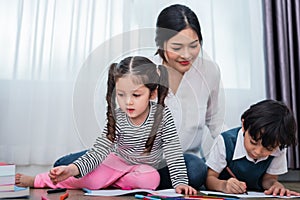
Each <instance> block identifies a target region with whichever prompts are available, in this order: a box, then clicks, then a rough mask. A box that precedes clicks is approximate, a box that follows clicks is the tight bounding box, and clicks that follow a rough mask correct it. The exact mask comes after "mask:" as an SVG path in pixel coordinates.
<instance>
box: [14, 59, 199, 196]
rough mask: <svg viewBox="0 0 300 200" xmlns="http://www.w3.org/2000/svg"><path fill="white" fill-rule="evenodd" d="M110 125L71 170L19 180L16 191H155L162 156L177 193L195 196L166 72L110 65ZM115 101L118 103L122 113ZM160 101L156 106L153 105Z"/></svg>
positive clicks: (137, 64)
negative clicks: (169, 98) (167, 103)
mask: <svg viewBox="0 0 300 200" xmlns="http://www.w3.org/2000/svg"><path fill="white" fill-rule="evenodd" d="M107 85H108V87H107V94H106V101H107V105H108V106H107V113H106V115H107V125H106V127H105V128H104V130H103V132H102V134H101V136H99V137H98V138H97V139H96V142H95V144H94V145H93V147H92V148H91V149H90V150H89V151H88V152H87V153H86V154H85V155H83V156H81V157H80V158H79V159H78V160H76V161H75V162H73V163H72V164H69V165H68V166H59V167H55V168H53V169H51V170H50V173H49V174H48V173H42V174H38V175H37V176H35V177H30V176H26V175H23V174H17V175H16V184H17V185H18V186H30V187H36V188H43V187H50V188H59V187H62V188H68V189H76V188H88V189H101V188H107V187H109V186H112V187H116V188H132V189H133V188H147V189H156V187H157V186H158V184H159V182H160V177H159V174H158V172H157V170H156V169H157V168H159V166H158V164H159V163H160V161H161V160H162V157H163V153H164V155H165V158H166V160H167V164H168V167H169V171H170V177H171V180H172V185H173V187H174V188H175V190H176V192H177V193H184V194H195V193H196V190H195V189H194V188H192V187H190V186H188V177H187V172H186V166H185V163H184V159H183V155H182V149H181V146H180V142H179V138H178V135H177V132H176V127H175V124H174V121H173V118H172V115H171V113H170V111H169V109H168V108H167V107H165V104H164V100H165V97H166V95H167V94H168V88H169V85H168V72H167V70H166V68H165V67H164V66H162V65H159V66H156V65H155V64H154V63H152V62H151V61H150V60H149V59H147V58H144V57H138V56H137V57H128V58H125V59H124V60H122V61H121V62H120V63H119V64H116V63H115V64H112V65H111V66H110V69H109V75H108V81H107ZM115 99H117V103H118V108H117V106H116V102H115ZM154 99H157V103H155V102H154V101H151V100H154Z"/></svg>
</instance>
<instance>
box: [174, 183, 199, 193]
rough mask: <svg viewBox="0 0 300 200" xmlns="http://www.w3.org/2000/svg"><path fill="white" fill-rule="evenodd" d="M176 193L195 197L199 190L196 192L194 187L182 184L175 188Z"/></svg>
mask: <svg viewBox="0 0 300 200" xmlns="http://www.w3.org/2000/svg"><path fill="white" fill-rule="evenodd" d="M175 191H176V193H178V194H185V195H193V194H197V190H195V189H194V188H193V187H191V186H189V185H185V184H180V185H178V186H176V187H175Z"/></svg>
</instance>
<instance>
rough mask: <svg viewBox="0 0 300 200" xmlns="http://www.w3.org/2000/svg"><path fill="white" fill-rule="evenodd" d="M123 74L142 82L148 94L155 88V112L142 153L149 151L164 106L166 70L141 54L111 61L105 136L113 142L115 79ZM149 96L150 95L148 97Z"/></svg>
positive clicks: (166, 88) (166, 90)
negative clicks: (118, 61) (119, 60)
mask: <svg viewBox="0 0 300 200" xmlns="http://www.w3.org/2000/svg"><path fill="white" fill-rule="evenodd" d="M124 75H131V76H133V77H134V80H133V81H136V82H137V83H138V84H144V85H145V86H146V87H147V88H148V89H149V90H150V94H151V93H152V92H154V91H155V90H156V89H157V104H158V106H157V110H156V112H155V115H154V116H155V117H154V123H153V125H152V129H151V133H150V135H149V138H148V140H147V142H146V144H145V150H144V153H149V152H150V151H151V149H152V146H153V143H154V140H155V137H156V133H157V130H158V128H159V126H160V123H161V121H162V117H163V108H164V107H165V104H164V100H165V98H166V96H167V95H168V90H169V79H168V71H167V69H166V67H164V66H163V65H158V66H157V65H155V64H154V63H153V62H152V61H151V60H149V59H148V58H145V57H142V56H135V57H127V58H125V59H123V60H122V61H121V62H120V63H118V64H117V63H113V64H112V65H111V66H110V68H109V73H108V80H107V93H106V101H107V113H106V117H107V138H108V139H109V140H110V141H112V142H114V140H115V131H116V121H115V113H114V112H115V109H116V102H115V101H116V90H115V86H116V81H117V80H118V78H121V77H123V76H124ZM149 98H150V97H149Z"/></svg>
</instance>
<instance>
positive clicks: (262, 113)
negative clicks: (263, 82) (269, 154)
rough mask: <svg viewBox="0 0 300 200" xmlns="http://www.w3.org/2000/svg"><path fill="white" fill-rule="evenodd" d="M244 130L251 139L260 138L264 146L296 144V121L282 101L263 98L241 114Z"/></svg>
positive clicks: (273, 146)
mask: <svg viewBox="0 0 300 200" xmlns="http://www.w3.org/2000/svg"><path fill="white" fill-rule="evenodd" d="M241 119H242V120H243V126H244V130H245V131H246V130H248V132H249V134H250V136H251V137H252V138H253V140H255V141H258V140H261V143H262V145H263V146H264V147H265V148H272V149H273V148H275V147H277V146H279V148H280V150H281V149H283V148H286V147H288V146H290V145H295V144H296V129H297V127H296V121H295V118H294V116H293V114H292V112H291V111H290V109H289V108H288V107H287V106H286V105H285V104H283V103H282V102H279V101H275V100H263V101H260V102H258V103H256V104H254V105H252V106H250V108H249V109H248V110H246V111H245V112H244V113H243V115H242V116H241Z"/></svg>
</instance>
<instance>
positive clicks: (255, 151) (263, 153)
mask: <svg viewBox="0 0 300 200" xmlns="http://www.w3.org/2000/svg"><path fill="white" fill-rule="evenodd" d="M244 133H245V135H244V146H245V149H246V151H247V154H248V155H249V156H250V157H251V158H252V159H254V160H257V159H260V158H264V157H267V156H269V155H271V154H272V153H273V152H274V151H275V150H276V149H277V148H266V147H264V146H263V145H262V144H261V140H258V141H255V140H253V138H252V137H251V136H250V134H249V132H248V131H245V132H244Z"/></svg>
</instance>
